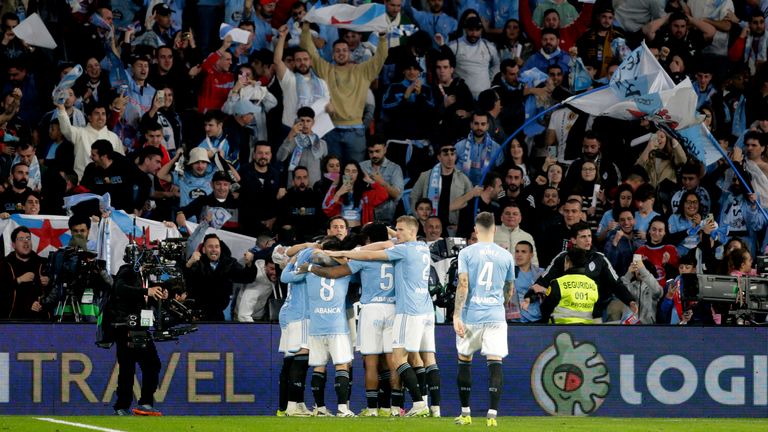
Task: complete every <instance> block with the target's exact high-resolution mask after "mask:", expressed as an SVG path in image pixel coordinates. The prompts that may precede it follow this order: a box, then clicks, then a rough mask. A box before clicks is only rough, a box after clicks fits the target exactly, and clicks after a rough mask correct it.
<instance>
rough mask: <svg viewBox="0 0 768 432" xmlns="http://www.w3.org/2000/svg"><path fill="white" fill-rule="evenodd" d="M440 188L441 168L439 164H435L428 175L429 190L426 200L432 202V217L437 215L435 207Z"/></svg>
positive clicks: (438, 200) (438, 198) (438, 202)
mask: <svg viewBox="0 0 768 432" xmlns="http://www.w3.org/2000/svg"><path fill="white" fill-rule="evenodd" d="M442 187H443V175H442V167H441V165H440V164H437V165H435V166H434V167H433V168H432V171H431V172H430V173H429V189H427V198H429V200H430V201H432V216H435V215H437V206H438V205H439V204H440V189H442Z"/></svg>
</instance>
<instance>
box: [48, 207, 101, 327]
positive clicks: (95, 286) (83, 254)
mask: <svg viewBox="0 0 768 432" xmlns="http://www.w3.org/2000/svg"><path fill="white" fill-rule="evenodd" d="M68 226H69V230H70V232H71V234H72V238H71V240H70V241H69V244H68V245H67V247H64V248H61V249H59V250H57V251H55V252H53V253H52V254H50V255H49V257H48V274H49V275H52V276H53V277H52V279H51V284H50V285H51V287H52V289H51V291H50V293H49V294H48V296H47V297H46V298H45V299H44V301H43V305H44V306H46V307H47V306H49V305H50V306H51V307H53V308H55V309H56V310H55V314H56V315H57V316H59V317H61V316H62V315H64V314H65V313H69V312H70V309H72V310H71V312H78V313H79V314H82V315H83V319H84V320H86V321H88V322H96V317H97V315H98V313H99V311H98V307H97V306H96V305H98V304H99V303H100V298H101V295H102V293H103V292H104V291H105V290H106V289H108V288H109V287H110V286H111V285H112V278H111V276H110V275H109V274H108V273H107V271H106V270H105V267H106V263H105V262H104V261H101V260H97V259H96V253H95V252H93V250H95V244H93V243H92V242H91V241H89V240H88V234H89V232H90V226H91V220H90V219H89V218H88V217H87V216H85V215H81V214H75V215H73V216H72V217H70V218H69V222H68ZM68 297H69V298H68ZM57 304H58V306H57ZM75 306H77V309H79V311H75V310H74V309H75ZM75 319H77V315H75Z"/></svg>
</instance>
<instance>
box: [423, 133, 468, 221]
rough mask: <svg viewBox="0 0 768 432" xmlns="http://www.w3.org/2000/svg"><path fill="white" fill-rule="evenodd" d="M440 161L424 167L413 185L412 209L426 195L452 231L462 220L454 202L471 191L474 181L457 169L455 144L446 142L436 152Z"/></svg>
mask: <svg viewBox="0 0 768 432" xmlns="http://www.w3.org/2000/svg"><path fill="white" fill-rule="evenodd" d="M437 160H438V163H437V165H435V166H434V167H433V168H432V169H430V170H427V171H424V172H423V173H421V175H420V176H419V179H418V180H417V181H416V184H415V185H414V186H413V189H411V197H410V201H411V203H410V205H411V211H412V212H413V211H415V210H416V203H417V202H419V200H420V199H422V198H427V199H429V200H430V202H431V203H432V209H433V210H432V212H433V214H436V215H437V217H439V218H440V220H441V221H442V222H443V227H444V228H445V229H446V230H447V231H448V234H449V235H453V234H454V233H455V232H456V226H457V225H458V223H459V211H458V210H459V209H458V208H454V206H453V205H452V203H453V202H454V201H455V200H456V199H458V198H459V197H462V196H465V195H466V194H468V193H471V192H472V191H476V192H474V193H479V191H478V188H475V189H473V188H472V182H471V181H470V180H469V177H467V176H466V175H465V174H464V173H463V172H461V170H458V169H456V147H454V146H453V144H443V145H442V146H441V147H440V152H439V153H438V155H437Z"/></svg>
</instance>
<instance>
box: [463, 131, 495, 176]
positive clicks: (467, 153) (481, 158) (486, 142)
mask: <svg viewBox="0 0 768 432" xmlns="http://www.w3.org/2000/svg"><path fill="white" fill-rule="evenodd" d="M474 146H475V134H474V132H470V133H469V135H468V136H467V145H466V146H464V155H463V157H464V159H463V160H462V162H461V170H462V171H464V174H467V175H469V170H470V169H472V147H474ZM479 146H480V148H479V150H478V153H477V157H478V162H480V164H481V167H480V169H483V170H484V169H485V168H486V167H487V166H488V165H489V164H490V163H491V156H492V155H491V153H492V152H493V140H492V139H491V135H490V134H488V133H486V134H485V135H483V142H482V143H480V144H479Z"/></svg>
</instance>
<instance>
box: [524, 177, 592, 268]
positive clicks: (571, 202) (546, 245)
mask: <svg viewBox="0 0 768 432" xmlns="http://www.w3.org/2000/svg"><path fill="white" fill-rule="evenodd" d="M542 199H543V203H544V206H545V208H546V209H550V210H549V211H548V212H547V214H546V216H547V220H546V222H540V223H539V226H538V230H537V231H536V232H535V234H534V238H535V239H536V243H537V244H538V245H539V248H538V251H537V253H538V256H539V262H541V264H542V265H543V266H546V265H549V263H550V262H551V261H552V259H554V258H555V256H557V254H559V253H560V252H562V251H564V250H566V249H567V247H568V245H569V242H570V239H571V233H570V231H571V227H573V226H574V225H575V224H576V223H578V222H582V219H585V218H586V216H585V215H584V213H582V211H581V201H580V200H578V199H573V198H570V199H568V200H567V201H566V202H565V203H564V204H563V205H562V206H561V207H560V217H555V216H553V215H552V214H551V213H552V212H551V209H552V207H551V206H550V204H552V203H553V202H554V201H555V200H556V199H557V192H556V191H553V189H548V190H545V191H544V197H543V198H542Z"/></svg>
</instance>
